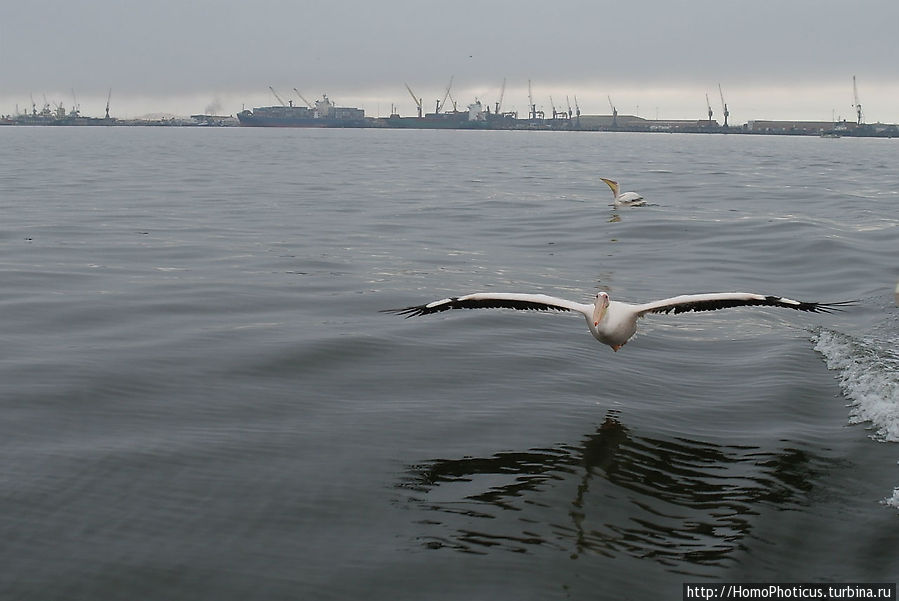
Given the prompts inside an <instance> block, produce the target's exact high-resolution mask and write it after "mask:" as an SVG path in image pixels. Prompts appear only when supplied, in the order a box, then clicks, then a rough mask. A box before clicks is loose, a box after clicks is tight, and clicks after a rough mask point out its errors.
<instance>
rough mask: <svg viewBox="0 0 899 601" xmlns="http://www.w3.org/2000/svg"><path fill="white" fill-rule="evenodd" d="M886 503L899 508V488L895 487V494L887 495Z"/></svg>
mask: <svg viewBox="0 0 899 601" xmlns="http://www.w3.org/2000/svg"><path fill="white" fill-rule="evenodd" d="M883 504H884V505H889V506H890V507H895V508H896V509H899V488H894V489H893V496H892V497H887V498H886V499H884V500H883Z"/></svg>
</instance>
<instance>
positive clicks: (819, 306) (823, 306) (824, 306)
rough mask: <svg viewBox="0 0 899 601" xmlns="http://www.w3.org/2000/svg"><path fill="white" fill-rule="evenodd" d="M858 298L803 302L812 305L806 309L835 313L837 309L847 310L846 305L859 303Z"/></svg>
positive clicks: (815, 311)
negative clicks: (831, 301)
mask: <svg viewBox="0 0 899 601" xmlns="http://www.w3.org/2000/svg"><path fill="white" fill-rule="evenodd" d="M859 302H860V301H858V300H849V301H837V302H835V303H802V304H804V305H811V308H809V309H804V310H805V311H811V312H812V313H833V312H835V311H845V310H846V307H855V306H857V305H858V304H859Z"/></svg>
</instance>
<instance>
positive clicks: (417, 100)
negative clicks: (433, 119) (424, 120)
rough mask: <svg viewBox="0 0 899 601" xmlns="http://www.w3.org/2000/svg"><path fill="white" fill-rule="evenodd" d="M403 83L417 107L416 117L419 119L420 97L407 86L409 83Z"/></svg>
mask: <svg viewBox="0 0 899 601" xmlns="http://www.w3.org/2000/svg"><path fill="white" fill-rule="evenodd" d="M403 85H404V86H406V89H407V90H409V94H410V95H411V96H412V100H414V101H415V106H417V107H418V118H419V119H421V100H422V99H421V98H416V96H415V92H413V91H412V88H410V87H409V84H407V83H404V84H403Z"/></svg>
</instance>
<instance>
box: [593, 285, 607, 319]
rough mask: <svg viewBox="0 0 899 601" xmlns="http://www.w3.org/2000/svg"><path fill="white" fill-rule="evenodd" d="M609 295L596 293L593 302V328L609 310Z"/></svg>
mask: <svg viewBox="0 0 899 601" xmlns="http://www.w3.org/2000/svg"><path fill="white" fill-rule="evenodd" d="M609 302H610V301H609V295H608V293H606V292H598V293H597V294H596V300H595V301H593V327H597V326H598V325H599V322H601V321H602V318H603V316H604V315H605V314H606V309H608V308H609Z"/></svg>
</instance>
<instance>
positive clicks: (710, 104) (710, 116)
mask: <svg viewBox="0 0 899 601" xmlns="http://www.w3.org/2000/svg"><path fill="white" fill-rule="evenodd" d="M705 105H706V106H707V107H708V109H709V125H711V124H712V115H713V114H714V113H713V112H712V103H711V102H709V95H708V94H706V95H705Z"/></svg>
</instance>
